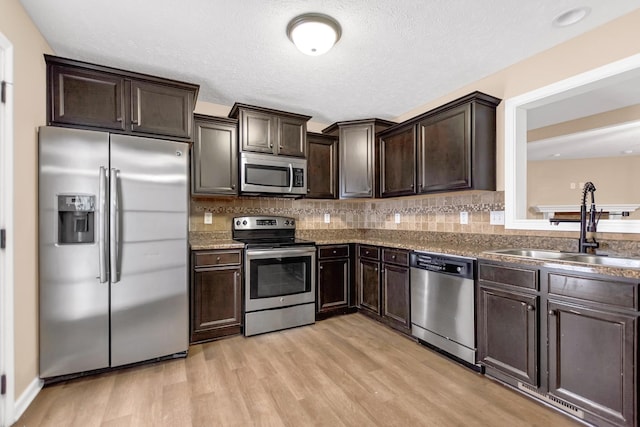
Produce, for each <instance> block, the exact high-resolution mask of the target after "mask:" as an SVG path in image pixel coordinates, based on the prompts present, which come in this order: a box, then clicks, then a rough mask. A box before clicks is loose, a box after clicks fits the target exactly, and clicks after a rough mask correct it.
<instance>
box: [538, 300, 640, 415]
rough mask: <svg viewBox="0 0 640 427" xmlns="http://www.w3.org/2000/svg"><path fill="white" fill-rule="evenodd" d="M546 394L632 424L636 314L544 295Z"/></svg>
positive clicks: (635, 401)
mask: <svg viewBox="0 0 640 427" xmlns="http://www.w3.org/2000/svg"><path fill="white" fill-rule="evenodd" d="M548 307H549V310H548V328H549V394H551V395H553V396H556V397H558V398H561V399H563V400H566V401H568V402H571V403H573V404H574V405H576V406H577V407H579V408H581V409H585V410H588V411H589V412H591V413H592V414H593V415H595V416H597V417H599V418H601V419H602V420H606V421H608V422H612V423H614V424H615V425H621V426H635V425H636V421H637V420H636V419H635V417H636V416H637V414H636V412H637V411H636V408H637V406H638V400H637V399H638V398H637V390H634V387H637V382H636V378H635V377H634V376H635V372H636V371H635V369H634V363H637V360H636V351H637V346H638V343H637V341H634V340H635V337H636V336H637V335H636V324H637V316H630V315H625V314H619V313H611V312H604V311H601V310H596V309H592V308H588V307H584V306H580V305H575V304H569V303H564V302H559V301H558V302H556V301H549V304H548Z"/></svg>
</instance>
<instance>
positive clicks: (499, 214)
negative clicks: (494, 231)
mask: <svg viewBox="0 0 640 427" xmlns="http://www.w3.org/2000/svg"><path fill="white" fill-rule="evenodd" d="M489 224H491V225H504V211H491V213H490V214H489Z"/></svg>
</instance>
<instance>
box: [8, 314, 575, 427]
mask: <svg viewBox="0 0 640 427" xmlns="http://www.w3.org/2000/svg"><path fill="white" fill-rule="evenodd" d="M15 425H16V426H29V427H35V426H78V427H88V426H105V427H107V426H109V427H115V426H154V427H158V426H172V427H174V426H252V425H256V426H281V425H286V426H296V427H298V426H310V425H316V426H510V427H511V426H554V427H562V426H576V425H580V424H578V423H576V422H574V421H573V420H571V419H569V418H567V417H565V416H563V415H561V414H559V413H557V412H555V411H553V410H551V409H548V408H546V407H544V406H542V405H540V404H537V403H535V402H533V401H531V400H529V399H527V398H525V397H523V396H521V395H519V394H518V393H516V392H514V391H512V390H510V389H507V388H506V387H503V386H501V385H500V384H498V383H496V382H494V381H491V380H489V379H487V378H485V377H483V376H482V375H480V374H477V373H475V372H473V371H471V370H469V369H467V368H465V367H462V366H460V365H458V364H456V363H453V362H451V361H450V360H448V359H446V358H444V357H443V356H441V355H439V354H438V353H436V352H433V351H431V350H429V349H427V348H425V347H423V346H420V345H418V344H417V343H415V342H413V341H411V340H409V339H407V338H406V337H403V336H401V335H399V334H398V333H396V332H394V331H392V330H390V329H388V328H387V327H385V326H383V325H381V324H379V323H377V322H375V321H374V320H371V319H369V318H367V317H366V316H363V315H361V314H352V315H347V316H339V317H334V318H331V319H328V320H324V321H321V322H318V323H316V324H315V325H312V326H305V327H301V328H296V329H291V330H287V331H281V332H274V333H270V334H265V335H260V336H255V337H250V338H244V337H240V336H237V337H233V338H228V339H224V340H220V341H216V342H212V343H207V344H202V345H196V346H192V347H190V349H189V356H188V357H187V358H186V359H178V360H172V361H168V362H159V363H156V364H152V365H145V366H139V367H136V368H129V369H124V370H119V371H116V372H111V373H108V374H101V375H98V376H94V377H90V378H84V379H80V380H75V381H70V382H68V383H65V384H58V385H54V386H49V387H46V388H44V389H43V390H42V391H41V392H40V394H39V395H38V397H37V398H36V399H35V401H34V402H33V404H32V405H31V406H30V407H29V408H28V409H27V411H26V412H25V413H24V414H23V416H22V417H21V418H20V420H18V422H17V423H16V424H15Z"/></svg>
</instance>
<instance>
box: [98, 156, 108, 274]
mask: <svg viewBox="0 0 640 427" xmlns="http://www.w3.org/2000/svg"><path fill="white" fill-rule="evenodd" d="M98 199H99V200H98V204H99V212H100V214H99V215H98V252H99V260H98V264H99V266H100V277H99V279H100V283H105V282H106V281H107V264H108V260H107V256H108V255H107V231H106V229H107V209H106V208H107V169H106V168H105V167H104V166H100V193H99V196H98Z"/></svg>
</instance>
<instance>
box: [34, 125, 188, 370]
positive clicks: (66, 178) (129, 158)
mask: <svg viewBox="0 0 640 427" xmlns="http://www.w3.org/2000/svg"><path fill="white" fill-rule="evenodd" d="M188 148H189V146H188V144H185V143H179V142H173V141H166V140H160V139H151V138H142V137H135V136H126V135H116V134H109V133H106V132H95V131H87V130H76V129H67V128H57V127H41V128H40V130H39V162H40V165H39V166H40V168H39V171H40V173H39V247H40V253H39V255H40V259H39V264H40V270H39V299H40V319H39V323H40V377H41V378H50V377H56V376H60V375H67V374H73V373H79V372H85V371H91V370H95V369H101V368H107V367H115V366H122V365H126V364H130V363H134V362H140V361H144V360H150V359H155V358H159V357H162V356H167V355H173V354H177V353H181V352H185V351H186V350H187V347H188V326H189V318H188V314H189V313H188V268H187V267H188V253H187V245H188V243H187V235H188V198H189V190H188V188H189V187H188V157H189V156H188V152H189V150H188Z"/></svg>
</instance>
